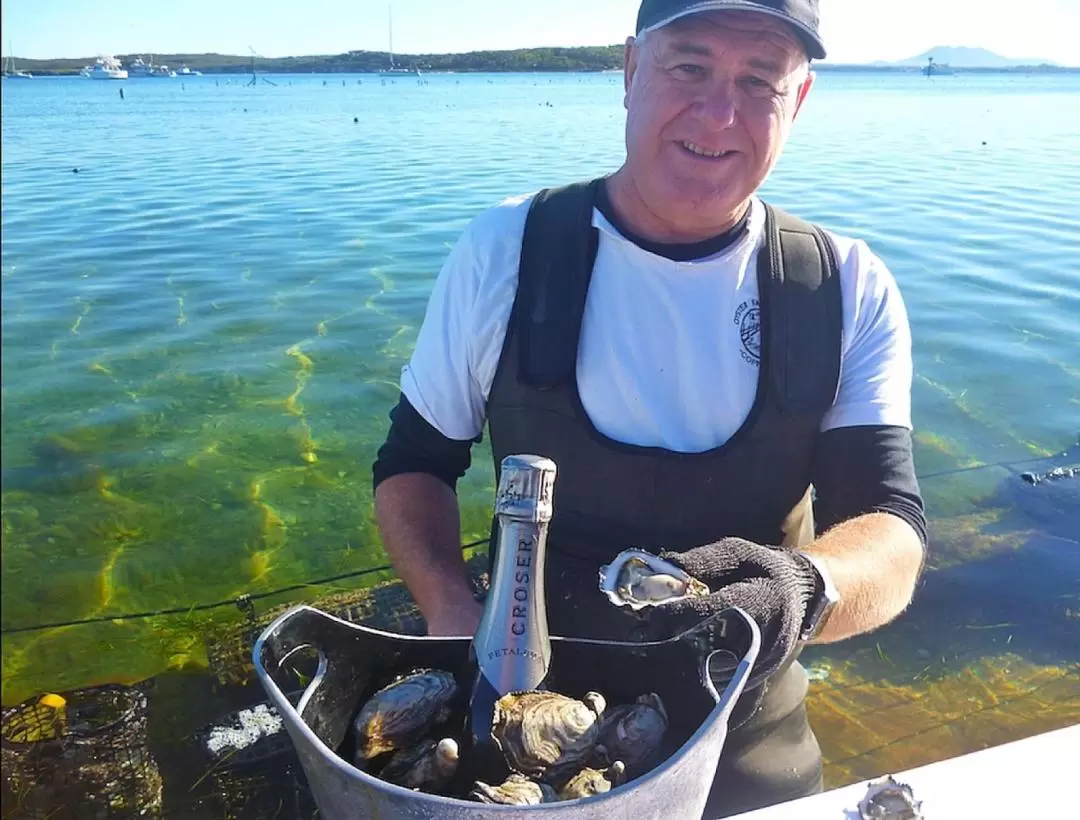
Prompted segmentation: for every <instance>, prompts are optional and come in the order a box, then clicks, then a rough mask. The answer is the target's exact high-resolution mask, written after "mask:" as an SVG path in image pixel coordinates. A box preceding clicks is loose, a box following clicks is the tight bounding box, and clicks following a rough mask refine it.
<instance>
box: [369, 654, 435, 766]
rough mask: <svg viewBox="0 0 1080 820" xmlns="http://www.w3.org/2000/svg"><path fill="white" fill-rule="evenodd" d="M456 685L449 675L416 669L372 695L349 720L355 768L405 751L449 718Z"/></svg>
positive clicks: (431, 670)
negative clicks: (390, 754) (352, 719)
mask: <svg viewBox="0 0 1080 820" xmlns="http://www.w3.org/2000/svg"><path fill="white" fill-rule="evenodd" d="M456 694H457V682H456V681H455V680H454V676H453V675H451V674H450V673H449V672H443V671H442V670H439V669H417V670H415V671H413V672H411V673H409V674H408V675H403V676H401V677H399V678H397V679H395V680H394V681H392V682H391V683H389V684H387V685H386V686H384V687H383V688H382V689H380V690H379V691H378V692H376V693H375V694H374V695H373V696H372V697H371V699H370V700H368V702H367V703H365V704H364V707H363V708H362V709H361V710H360V714H358V715H357V716H356V719H355V720H354V721H353V731H354V732H355V733H356V765H357V766H363V765H364V764H365V763H366V762H367V761H369V760H371V759H372V758H373V757H376V756H378V755H380V754H383V753H384V752H393V751H396V750H398V749H406V748H408V747H410V746H412V745H413V744H414V743H416V742H417V741H418V740H420V738H421V737H423V736H424V735H425V734H426V733H427V731H428V729H430V728H431V727H432V726H434V725H435V724H437V723H443V722H445V721H446V720H447V719H448V718H449V717H450V708H449V704H450V701H451V700H452V699H453V698H454V696H455V695H456Z"/></svg>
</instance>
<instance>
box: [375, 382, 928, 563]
mask: <svg viewBox="0 0 1080 820" xmlns="http://www.w3.org/2000/svg"><path fill="white" fill-rule="evenodd" d="M390 420H391V426H390V432H389V434H388V435H387V438H386V442H385V443H384V444H383V445H382V447H380V448H379V452H378V455H377V457H376V459H375V463H374V465H373V466H372V474H373V479H374V486H375V487H378V485H379V484H381V483H382V482H383V481H385V480H386V479H388V478H390V477H391V476H394V475H398V474H401V473H428V474H430V475H433V476H435V477H436V478H438V479H440V480H441V481H443V482H444V483H445V484H447V486H449V487H450V488H451V489H454V490H456V489H457V482H458V480H459V479H460V478H461V477H462V476H464V475H465V472H466V471H467V470H468V469H469V465H470V464H471V461H472V458H471V451H472V445H473V443H474V442H476V441H479V437H477V438H476V439H465V440H460V441H459V440H455V439H450V438H447V437H446V436H444V435H442V433H440V432H439V431H438V430H436V429H435V428H434V427H433V426H431V425H430V424H429V423H428V422H427V420H425V419H424V417H423V416H421V415H420V414H419V413H418V412H417V411H416V409H415V408H414V407H413V406H412V405H411V404H410V403H409V400H408V399H407V398H405V396H404V395H402V396H401V397H400V399H399V401H398V405H397V406H396V407H395V408H394V409H393V410H392V411H391V412H390ZM812 481H813V484H814V490H815V494H816V500H815V503H814V518H815V522H816V529H817V531H818V532H819V533H821V532H824V531H825V530H826V529H828V528H829V527H832V526H834V525H836V524H839V523H840V522H842V521H846V520H848V519H849V518H854V517H856V516H859V515H865V514H867V513H873V512H885V513H892V514H893V515H896V516H898V517H899V518H902V519H903V520H904V521H906V522H907V523H908V524H910V525H911V526H912V528H914V530H915V531H916V532H917V533H918V534H919V538H920V539H921V540H922V543H923V545H924V546H925V545H926V513H925V509H924V506H923V500H922V495H921V494H920V491H919V482H918V479H917V477H916V476H915V466H914V462H913V460H912V444H911V432H910V431H909V430H907V429H905V428H902V427H888V426H864V427H839V428H836V429H833V430H828V431H826V432H824V433H822V434H821V435H820V436H819V437H818V443H817V446H816V448H815V452H814V459H813V465H812Z"/></svg>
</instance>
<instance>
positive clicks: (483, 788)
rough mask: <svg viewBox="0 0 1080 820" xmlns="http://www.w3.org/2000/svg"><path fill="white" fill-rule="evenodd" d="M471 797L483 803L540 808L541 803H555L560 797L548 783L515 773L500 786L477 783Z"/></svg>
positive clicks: (478, 781)
mask: <svg viewBox="0 0 1080 820" xmlns="http://www.w3.org/2000/svg"><path fill="white" fill-rule="evenodd" d="M469 797H471V798H472V799H474V800H479V801H480V802H481V803H496V804H498V805H502V806H538V805H540V804H541V803H555V802H556V801H558V799H559V798H558V795H557V794H556V793H555V789H553V788H552V787H551V786H549V785H548V784H547V783H539V782H537V781H536V780H530V779H529V778H528V777H526V776H525V775H523V774H519V773H518V772H513V773H512V774H511V775H510V776H509V777H508V778H506V780H504V781H503V782H502V783H500V784H499V785H498V786H489V785H488V784H487V783H484V782H483V781H482V780H477V781H476V787H475V788H474V789H473V790H472V791H471V792H469Z"/></svg>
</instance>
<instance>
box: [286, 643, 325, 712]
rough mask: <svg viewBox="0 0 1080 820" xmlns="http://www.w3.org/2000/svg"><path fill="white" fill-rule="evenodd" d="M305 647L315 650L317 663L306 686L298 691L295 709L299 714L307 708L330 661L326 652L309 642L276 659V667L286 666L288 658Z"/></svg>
mask: <svg viewBox="0 0 1080 820" xmlns="http://www.w3.org/2000/svg"><path fill="white" fill-rule="evenodd" d="M305 649H310V650H312V651H314V652H315V654H316V655H317V656H318V658H319V665H318V667H316V669H315V674H314V675H312V676H311V680H309V681H308V683H307V686H305V687H304V689H303V691H302V692H301V693H300V699H299V700H298V701H297V703H296V706H295V709H296V711H297V712H298V713H299V714H301V715H302V714H304V709H305V708H307V705H308V702H309V701H310V700H311V698H312V697H313V696H314V695H315V692H316V690H317V689H318V688H319V686H320V685H321V684H322V682H323V679H324V678H325V677H326V670H327V668H329V665H330V662H329V660H327V658H326V653H325V652H323V651H322V650H321V649H319V648H318V647H317V646H313V645H312V644H309V643H303V644H299V645H298V646H294V647H293V648H292V649H290V650H288V651H287V652H285V653H284V654H283V655H282V656H281V657H280V658H278V659H277V668H278V670H279V671H280V670H282V669H284V668H286V666H287V664H288V663H289V658H291V657H292V656H293V655H295V654H296V653H297V652H301V651H303V650H305Z"/></svg>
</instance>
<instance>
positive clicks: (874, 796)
mask: <svg viewBox="0 0 1080 820" xmlns="http://www.w3.org/2000/svg"><path fill="white" fill-rule="evenodd" d="M859 817H860V818H862V820H923V814H922V801H921V800H916V799H915V794H914V792H912V790H911V786H908V785H907V784H906V783H900V782H898V781H896V780H895V779H894V778H893V776H892V775H889V776H888V777H885V778H882V779H881V780H877V781H874V782H872V783H870V785H869V786H868V787H867V790H866V794H865V795H864V796H863V799H862V800H860V801H859Z"/></svg>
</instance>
